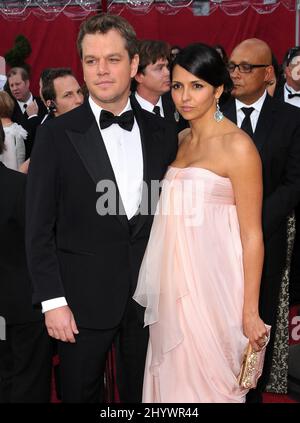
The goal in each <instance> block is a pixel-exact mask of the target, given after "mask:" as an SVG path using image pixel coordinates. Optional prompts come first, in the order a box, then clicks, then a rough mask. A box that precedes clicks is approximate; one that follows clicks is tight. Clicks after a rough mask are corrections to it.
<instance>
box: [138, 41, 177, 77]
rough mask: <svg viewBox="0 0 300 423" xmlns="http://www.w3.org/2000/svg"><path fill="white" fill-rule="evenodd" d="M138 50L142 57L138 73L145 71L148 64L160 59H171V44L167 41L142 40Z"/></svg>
mask: <svg viewBox="0 0 300 423" xmlns="http://www.w3.org/2000/svg"><path fill="white" fill-rule="evenodd" d="M138 52H139V57H140V61H139V67H138V73H144V70H145V69H146V67H147V66H148V65H150V64H154V63H156V62H157V61H158V60H159V59H166V60H168V61H170V46H169V44H168V43H166V42H165V41H158V40H141V41H139V51H138Z"/></svg>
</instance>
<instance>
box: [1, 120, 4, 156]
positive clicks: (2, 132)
mask: <svg viewBox="0 0 300 423" xmlns="http://www.w3.org/2000/svg"><path fill="white" fill-rule="evenodd" d="M4 137H5V135H4V130H3V126H2V122H1V120H0V154H2V153H3V151H4V150H5V148H4Z"/></svg>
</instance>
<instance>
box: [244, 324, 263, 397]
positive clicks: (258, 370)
mask: <svg viewBox="0 0 300 423" xmlns="http://www.w3.org/2000/svg"><path fill="white" fill-rule="evenodd" d="M265 326H266V328H267V330H268V333H267V335H266V343H265V345H264V346H263V348H262V349H261V350H260V351H254V349H253V348H252V346H251V344H250V342H249V343H248V345H247V347H246V350H245V352H244V356H243V363H242V367H241V370H240V373H239V375H238V383H239V385H240V386H241V387H242V388H245V389H252V388H255V387H256V385H257V381H258V379H259V377H260V376H261V374H262V370H263V366H264V360H265V354H266V347H267V345H268V342H269V340H270V330H271V326H269V325H265Z"/></svg>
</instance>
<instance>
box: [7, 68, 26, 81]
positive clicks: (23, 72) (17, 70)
mask: <svg viewBox="0 0 300 423" xmlns="http://www.w3.org/2000/svg"><path fill="white" fill-rule="evenodd" d="M14 75H21V78H22V81H29V73H28V72H27V70H26V69H24V68H21V67H14V68H11V70H10V71H9V72H8V74H7V79H9V78H10V77H11V76H14Z"/></svg>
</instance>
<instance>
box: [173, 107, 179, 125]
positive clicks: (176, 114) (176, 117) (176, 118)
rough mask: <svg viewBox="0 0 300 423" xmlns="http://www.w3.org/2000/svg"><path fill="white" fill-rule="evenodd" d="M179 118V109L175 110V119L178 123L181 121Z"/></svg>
mask: <svg viewBox="0 0 300 423" xmlns="http://www.w3.org/2000/svg"><path fill="white" fill-rule="evenodd" d="M179 118H180V116H179V113H178V112H177V110H175V112H174V119H175V121H176V122H177V123H178V122H179Z"/></svg>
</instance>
